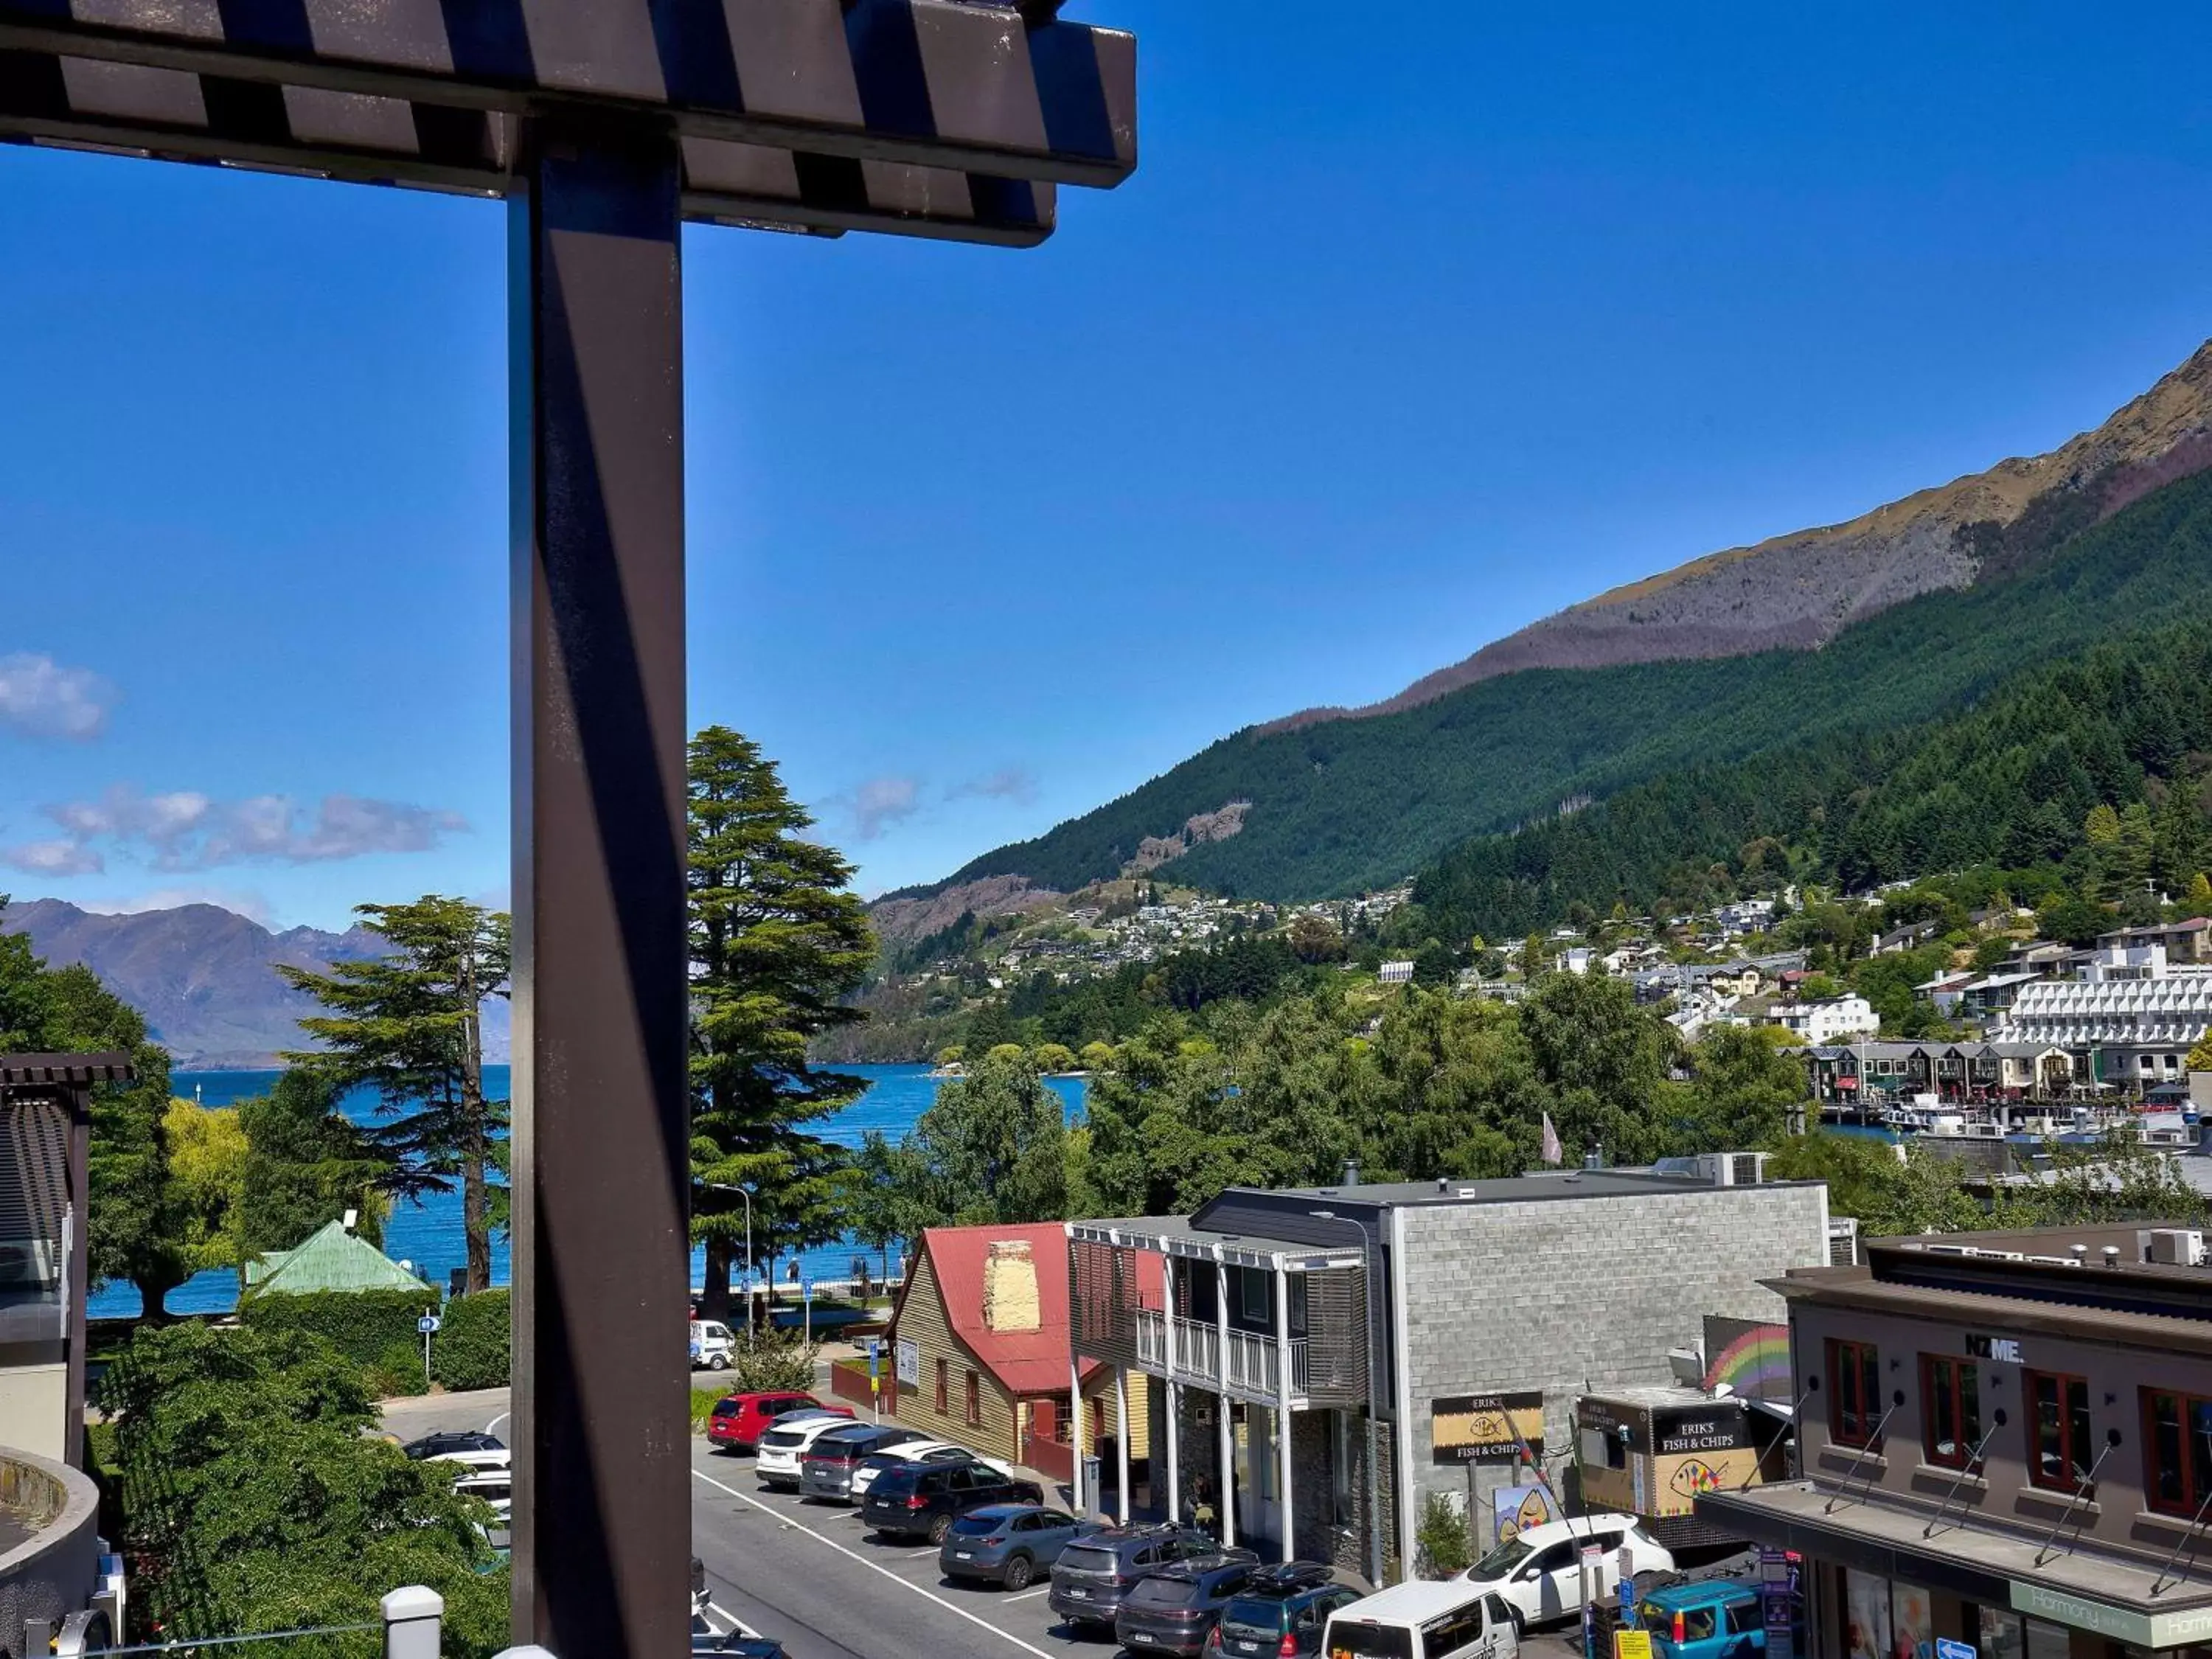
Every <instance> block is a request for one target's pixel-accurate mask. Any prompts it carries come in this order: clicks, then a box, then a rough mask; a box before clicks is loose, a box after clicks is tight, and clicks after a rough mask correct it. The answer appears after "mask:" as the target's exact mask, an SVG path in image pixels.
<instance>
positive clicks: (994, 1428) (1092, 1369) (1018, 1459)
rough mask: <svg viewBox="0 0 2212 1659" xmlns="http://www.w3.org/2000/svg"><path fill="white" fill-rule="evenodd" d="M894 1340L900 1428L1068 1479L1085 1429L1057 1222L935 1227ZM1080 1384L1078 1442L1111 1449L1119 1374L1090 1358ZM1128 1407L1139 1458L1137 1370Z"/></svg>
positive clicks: (905, 1293)
mask: <svg viewBox="0 0 2212 1659" xmlns="http://www.w3.org/2000/svg"><path fill="white" fill-rule="evenodd" d="M1154 1289H1155V1290H1156V1291H1157V1289H1158V1280H1157V1277H1156V1278H1155V1282H1154ZM890 1338H891V1352H892V1355H893V1357H894V1360H895V1364H896V1371H897V1376H898V1383H899V1386H898V1391H897V1401H896V1406H895V1407H894V1408H893V1410H892V1412H891V1413H890V1414H891V1415H892V1416H894V1417H896V1419H897V1420H898V1422H899V1423H900V1424H901V1425H903V1426H904V1427H907V1428H911V1429H919V1430H921V1431H922V1432H923V1433H925V1434H927V1435H930V1436H932V1437H934V1438H937V1439H941V1440H951V1441H954V1442H957V1443H959V1444H961V1445H963V1446H968V1447H970V1448H972V1449H975V1450H976V1451H979V1452H981V1453H982V1454H984V1455H986V1456H987V1457H997V1458H1002V1459H1004V1460H1006V1462H1012V1463H1022V1464H1027V1465H1029V1466H1030V1467H1031V1468H1041V1469H1042V1470H1043V1472H1044V1473H1046V1474H1058V1475H1060V1476H1061V1477H1062V1478H1065V1476H1066V1473H1067V1470H1066V1467H1065V1466H1066V1462H1067V1460H1068V1456H1069V1450H1068V1449H1070V1448H1072V1447H1073V1445H1074V1444H1076V1443H1078V1437H1077V1436H1076V1434H1075V1432H1074V1428H1073V1423H1072V1421H1071V1419H1070V1417H1069V1412H1068V1401H1069V1388H1070V1384H1071V1382H1072V1378H1071V1375H1070V1372H1069V1370H1068V1358H1067V1356H1068V1330H1067V1237H1066V1232H1065V1231H1063V1229H1062V1227H1061V1225H1060V1223H1059V1222H1056V1221H1052V1222H1041V1223H1035V1224H1031V1225H1022V1226H981V1227H931V1228H928V1229H927V1230H926V1231H924V1232H923V1233H922V1236H921V1243H920V1245H919V1247H918V1248H917V1249H916V1250H915V1259H914V1262H913V1267H912V1271H911V1272H910V1273H908V1276H907V1282H906V1284H905V1285H904V1287H903V1288H902V1289H901V1291H899V1298H898V1302H897V1304H896V1306H895V1307H894V1308H893V1309H892V1310H891V1330H890ZM1082 1390H1083V1397H1084V1403H1085V1433H1084V1434H1083V1435H1082V1436H1081V1437H1080V1443H1081V1444H1082V1445H1083V1447H1084V1449H1085V1451H1086V1452H1087V1453H1094V1454H1095V1453H1097V1452H1098V1451H1099V1449H1100V1447H1101V1444H1102V1443H1104V1444H1105V1445H1107V1446H1108V1447H1109V1449H1110V1446H1111V1442H1112V1437H1113V1436H1114V1434H1115V1432H1116V1431H1117V1430H1116V1425H1115V1398H1114V1376H1113V1373H1112V1372H1111V1371H1110V1370H1109V1369H1108V1368H1107V1367H1105V1366H1103V1365H1101V1364H1097V1363H1095V1362H1094V1363H1091V1364H1086V1365H1085V1366H1084V1367H1083V1374H1082ZM1129 1409H1130V1422H1131V1425H1132V1433H1131V1436H1130V1444H1129V1455H1130V1456H1131V1457H1132V1458H1133V1459H1141V1458H1143V1457H1144V1456H1145V1455H1146V1451H1147V1449H1148V1443H1149V1441H1148V1437H1147V1434H1146V1425H1147V1424H1148V1423H1149V1422H1150V1421H1151V1417H1150V1413H1149V1410H1148V1405H1147V1401H1146V1395H1145V1392H1144V1385H1143V1382H1142V1379H1141V1378H1137V1379H1133V1386H1132V1390H1131V1396H1130V1404H1129ZM1054 1448H1058V1449H1059V1450H1058V1452H1057V1454H1055V1451H1054ZM1055 1464H1057V1465H1060V1467H1051V1466H1053V1465H1055Z"/></svg>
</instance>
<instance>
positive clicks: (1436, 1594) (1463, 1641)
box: [1321, 1578, 1521, 1659]
mask: <svg viewBox="0 0 2212 1659" xmlns="http://www.w3.org/2000/svg"><path fill="white" fill-rule="evenodd" d="M1321 1650H1322V1659H1519V1655H1520V1651H1521V1643H1520V1632H1519V1629H1518V1626H1517V1621H1516V1620H1515V1618H1514V1616H1513V1609H1512V1608H1511V1607H1508V1606H1507V1605H1506V1603H1505V1601H1504V1597H1502V1596H1500V1595H1498V1592H1497V1591H1495V1590H1490V1589H1480V1588H1479V1587H1477V1586H1475V1585H1474V1584H1470V1583H1468V1582H1467V1580H1465V1579H1464V1578H1445V1579H1441V1580H1439V1579H1432V1578H1414V1579H1409V1580H1407V1582H1406V1583H1402V1584H1393V1585H1391V1586H1390V1588H1389V1589H1385V1590H1378V1591H1376V1593H1375V1594H1374V1595H1368V1596H1362V1597H1361V1598H1360V1599H1359V1600H1358V1601H1353V1602H1352V1603H1351V1604H1350V1605H1348V1606H1346V1607H1339V1608H1337V1609H1336V1611H1335V1612H1334V1613H1330V1614H1329V1616H1328V1624H1327V1626H1324V1627H1323V1629H1322V1638H1321Z"/></svg>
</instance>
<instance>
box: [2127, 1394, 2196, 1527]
mask: <svg viewBox="0 0 2212 1659" xmlns="http://www.w3.org/2000/svg"><path fill="white" fill-rule="evenodd" d="M2142 1401H2143V1445H2144V1449H2145V1451H2146V1453H2147V1454H2148V1462H2149V1465H2150V1467H2149V1468H2148V1469H2147V1470H2146V1471H2145V1473H2144V1478H2143V1495H2144V1497H2145V1498H2148V1500H2149V1503H2150V1506H2151V1508H2153V1509H2154V1510H2165V1511H2166V1513H2168V1514H2170V1515H2194V1514H2195V1513H2196V1512H2197V1508H2198V1506H2199V1505H2200V1504H2203V1502H2204V1500H2205V1498H2207V1497H2212V1400H2200V1399H2198V1398H2197V1396H2196V1395H2186V1394H2169V1393H2167V1392H2166V1391H2165V1390H2163V1389H2144V1390H2143V1393H2142Z"/></svg>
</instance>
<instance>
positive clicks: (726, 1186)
mask: <svg viewBox="0 0 2212 1659" xmlns="http://www.w3.org/2000/svg"><path fill="white" fill-rule="evenodd" d="M689 770H690V872H689V878H688V879H689V884H690V939H691V1007H692V1020H691V1112H692V1116H691V1175H692V1179H693V1181H694V1182H695V1183H696V1190H695V1193H694V1200H693V1206H692V1224H691V1225H692V1232H693V1236H694V1237H696V1238H698V1239H700V1240H702V1242H704V1243H705V1244H706V1247H707V1278H706V1285H705V1290H706V1302H707V1305H708V1307H709V1308H711V1309H713V1310H715V1311H717V1312H719V1311H720V1310H723V1309H725V1308H726V1307H727V1305H728V1302H729V1287H730V1267H731V1264H732V1261H733V1260H734V1259H735V1258H736V1256H737V1255H738V1250H739V1249H740V1248H741V1246H742V1244H743V1242H744V1236H745V1210H744V1199H743V1198H742V1197H740V1196H739V1194H738V1192H737V1191H735V1190H732V1189H734V1188H742V1189H744V1191H747V1192H750V1194H752V1218H753V1248H754V1249H755V1251H756V1253H757V1255H762V1256H764V1257H765V1259H767V1260H768V1261H771V1262H772V1261H774V1259H775V1255H777V1254H778V1253H780V1252H781V1251H783V1250H797V1249H805V1248H806V1247H807V1246H808V1245H810V1244H819V1243H826V1242H828V1241H829V1240H830V1239H834V1238H836V1237H839V1236H840V1235H841V1234H842V1232H843V1231H845V1218H844V1214H843V1207H842V1200H843V1197H844V1194H845V1193H846V1192H847V1190H848V1163H849V1160H848V1158H847V1156H846V1155H845V1153H844V1152H843V1151H842V1149H841V1148H839V1147H837V1146H834V1145H832V1144H831V1143H830V1142H829V1141H826V1140H824V1139H822V1138H821V1137H820V1136H819V1135H818V1134H816V1133H812V1132H811V1130H810V1129H809V1128H808V1127H807V1126H808V1125H810V1124H813V1123H816V1122H818V1121H820V1120H821V1119H823V1117H826V1116H828V1115H829V1114H830V1113H832V1112H835V1111H836V1109H838V1108H839V1107H841V1106H843V1105H845V1104H846V1103H848V1102H850V1101H852V1100H854V1099H856V1098H858V1097H859V1096H860V1091H861V1090H862V1088H863V1087H864V1086H865V1085H864V1084H863V1083H862V1080H861V1079H859V1078H856V1077H852V1076H849V1075H847V1074H845V1073H838V1072H829V1071H822V1070H817V1068H816V1067H815V1066H813V1065H812V1064H811V1063H810V1061H809V1060H808V1057H807V1044H808V1042H810V1041H811V1039H813V1038H814V1037H816V1036H819V1035H821V1034H822V1033H823V1032H825V1031H829V1030H836V1028H838V1027H840V1026H844V1025H849V1024H853V1023H854V1022H855V1021H857V1020H859V1019H860V1018H861V1015H860V1011H859V1010H857V1009H855V1008H853V1007H850V1006H848V1004H847V999H848V997H849V996H850V995H851V994H852V993H853V992H854V990H856V989H857V988H859V986H860V981H861V980H862V979H863V978H864V977H865V976H866V973H867V971H868V967H869V964H870V963H872V961H873V960H874V957H875V938H874V935H873V933H872V932H871V930H870V928H869V927H868V918H867V912H866V909H865V908H863V907H862V905H861V903H860V900H859V898H858V897H856V896H854V895H853V894H852V893H850V892H848V891H847V890H846V886H847V884H848V883H849V882H850V881H851V880H852V878H853V866H851V865H849V864H848V863H847V862H846V861H845V860H844V859H843V858H842V857H841V856H840V855H839V854H837V853H836V851H835V850H834V849H832V848H827V847H822V846H818V845H817V844H815V843H814V842H810V841H806V840H805V839H803V838H802V836H801V834H800V832H801V831H803V830H805V829H808V828H809V827H811V824H812V823H813V819H812V818H811V817H808V816H807V814H806V812H805V810H804V809H803V808H801V807H800V806H799V805H797V804H796V803H795V802H793V800H792V799H791V797H790V795H789V794H788V793H786V791H785V789H784V787H783V781H782V779H781V776H779V775H778V774H777V771H776V767H775V763H774V762H773V761H770V760H769V759H768V758H766V757H764V756H763V754H762V753H761V750H760V746H759V745H758V744H756V743H754V742H752V741H751V740H750V738H745V737H743V736H741V735H739V734H738V732H732V731H730V730H729V729H727V728H726V727H724V726H709V727H708V728H707V729H706V730H705V731H703V732H700V733H699V735H698V736H697V737H696V738H693V739H692V740H691V746H690V769H689Z"/></svg>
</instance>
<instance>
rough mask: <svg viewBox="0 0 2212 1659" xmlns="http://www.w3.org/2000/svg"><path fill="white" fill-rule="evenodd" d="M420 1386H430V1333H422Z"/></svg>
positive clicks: (426, 1387)
mask: <svg viewBox="0 0 2212 1659" xmlns="http://www.w3.org/2000/svg"><path fill="white" fill-rule="evenodd" d="M422 1386H423V1387H424V1388H425V1389H428V1387H429V1386H430V1333H429V1332H428V1331H425V1332H423V1333H422Z"/></svg>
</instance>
